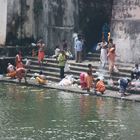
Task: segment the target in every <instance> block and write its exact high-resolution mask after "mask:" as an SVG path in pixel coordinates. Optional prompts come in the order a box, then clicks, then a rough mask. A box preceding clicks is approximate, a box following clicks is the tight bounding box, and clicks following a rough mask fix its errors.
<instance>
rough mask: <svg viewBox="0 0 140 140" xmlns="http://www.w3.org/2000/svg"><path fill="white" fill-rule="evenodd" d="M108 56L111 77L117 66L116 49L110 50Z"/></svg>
mask: <svg viewBox="0 0 140 140" xmlns="http://www.w3.org/2000/svg"><path fill="white" fill-rule="evenodd" d="M107 56H108V60H109V73H110V76H111V74H112V72H113V69H114V66H115V58H116V53H115V47H112V48H110V49H109V52H108V55H107Z"/></svg>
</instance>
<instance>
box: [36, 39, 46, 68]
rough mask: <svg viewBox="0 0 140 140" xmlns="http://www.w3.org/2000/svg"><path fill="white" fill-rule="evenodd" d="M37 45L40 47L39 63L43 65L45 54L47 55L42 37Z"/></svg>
mask: <svg viewBox="0 0 140 140" xmlns="http://www.w3.org/2000/svg"><path fill="white" fill-rule="evenodd" d="M37 47H38V48H39V49H38V63H39V65H40V67H41V66H42V64H43V60H44V56H45V52H44V49H45V44H44V43H43V40H42V39H40V40H39V41H38V42H37Z"/></svg>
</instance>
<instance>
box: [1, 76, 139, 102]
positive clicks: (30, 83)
mask: <svg viewBox="0 0 140 140" xmlns="http://www.w3.org/2000/svg"><path fill="white" fill-rule="evenodd" d="M0 82H1V83H2V82H3V83H13V84H19V83H18V81H17V80H16V79H8V78H5V77H4V78H1V79H0ZM20 85H24V86H25V85H26V86H34V87H39V88H49V89H57V90H61V91H66V92H71V93H76V94H85V95H91V96H100V97H107V98H115V99H121V100H127V101H132V102H140V94H129V95H128V96H125V97H123V98H122V97H121V95H120V94H119V93H118V91H111V90H106V92H105V94H103V95H97V94H94V93H93V92H87V91H84V90H81V89H80V88H79V87H77V86H59V85H58V84H57V83H54V82H51V83H49V82H48V84H45V85H40V84H37V83H36V82H35V81H33V80H29V81H28V83H27V84H26V83H24V82H21V83H20Z"/></svg>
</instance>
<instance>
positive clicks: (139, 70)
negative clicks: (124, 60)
mask: <svg viewBox="0 0 140 140" xmlns="http://www.w3.org/2000/svg"><path fill="white" fill-rule="evenodd" d="M139 78H140V67H139V65H138V64H135V67H134V68H133V70H132V72H131V80H133V79H136V80H137V79H139Z"/></svg>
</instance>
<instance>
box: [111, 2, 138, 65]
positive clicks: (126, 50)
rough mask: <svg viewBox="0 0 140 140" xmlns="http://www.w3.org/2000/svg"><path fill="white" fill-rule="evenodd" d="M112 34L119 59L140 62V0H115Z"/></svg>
mask: <svg viewBox="0 0 140 140" xmlns="http://www.w3.org/2000/svg"><path fill="white" fill-rule="evenodd" d="M111 35H112V38H113V40H114V43H115V44H116V47H117V50H116V52H117V55H118V60H119V61H123V62H134V63H136V62H137V63H139V62H140V0H114V2H113V10H112V20H111Z"/></svg>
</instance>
